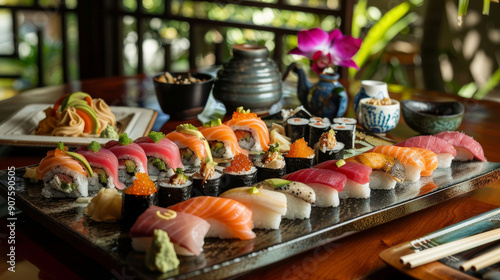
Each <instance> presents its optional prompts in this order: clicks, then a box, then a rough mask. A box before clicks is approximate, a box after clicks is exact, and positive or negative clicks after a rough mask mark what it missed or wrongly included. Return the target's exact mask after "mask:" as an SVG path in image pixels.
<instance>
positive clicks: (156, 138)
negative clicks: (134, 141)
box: [148, 131, 165, 143]
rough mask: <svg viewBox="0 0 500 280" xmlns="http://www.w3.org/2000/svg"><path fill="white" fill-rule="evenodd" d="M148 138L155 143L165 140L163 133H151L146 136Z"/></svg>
mask: <svg viewBox="0 0 500 280" xmlns="http://www.w3.org/2000/svg"><path fill="white" fill-rule="evenodd" d="M148 137H149V138H151V139H152V140H153V141H154V142H155V143H158V142H160V141H161V139H163V138H165V134H164V133H163V132H157V131H151V132H149V134H148Z"/></svg>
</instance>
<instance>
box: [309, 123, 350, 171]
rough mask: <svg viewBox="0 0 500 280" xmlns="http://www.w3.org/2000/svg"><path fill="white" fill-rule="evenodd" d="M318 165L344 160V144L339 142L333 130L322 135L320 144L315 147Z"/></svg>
mask: <svg viewBox="0 0 500 280" xmlns="http://www.w3.org/2000/svg"><path fill="white" fill-rule="evenodd" d="M314 152H315V154H316V164H318V163H322V162H325V161H328V160H332V159H343V158H344V143H340V142H337V140H336V139H335V132H334V131H333V129H330V131H328V132H325V133H323V134H322V135H321V138H320V139H319V141H318V143H316V145H314Z"/></svg>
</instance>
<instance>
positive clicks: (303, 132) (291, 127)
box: [286, 118, 309, 143]
mask: <svg viewBox="0 0 500 280" xmlns="http://www.w3.org/2000/svg"><path fill="white" fill-rule="evenodd" d="M296 119H299V120H300V122H298V123H294V122H293V120H296ZM291 122H292V123H291ZM286 135H287V136H288V137H290V138H292V141H291V142H292V143H293V142H295V140H297V139H300V138H304V140H306V142H308V139H309V120H308V119H302V118H289V119H288V120H287V121H286Z"/></svg>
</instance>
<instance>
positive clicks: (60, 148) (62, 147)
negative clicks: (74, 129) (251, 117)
mask: <svg viewBox="0 0 500 280" xmlns="http://www.w3.org/2000/svg"><path fill="white" fill-rule="evenodd" d="M57 148H58V149H59V150H63V151H64V143H63V142H62V141H59V142H58V143H57Z"/></svg>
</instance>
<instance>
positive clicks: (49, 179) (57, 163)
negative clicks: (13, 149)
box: [35, 142, 93, 198]
mask: <svg viewBox="0 0 500 280" xmlns="http://www.w3.org/2000/svg"><path fill="white" fill-rule="evenodd" d="M35 171H36V174H37V176H38V179H40V180H43V183H44V188H43V189H42V195H43V196H44V197H46V198H50V197H82V196H88V178H87V176H89V177H92V176H93V171H92V168H91V167H90V165H89V163H88V161H87V160H86V159H85V157H84V156H82V155H80V154H78V153H74V152H68V148H67V147H65V146H64V144H63V143H62V142H59V144H58V146H57V148H56V149H55V150H51V151H48V152H47V156H46V157H44V158H43V159H42V160H41V161H40V164H39V165H38V166H37V167H36V170H35Z"/></svg>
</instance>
